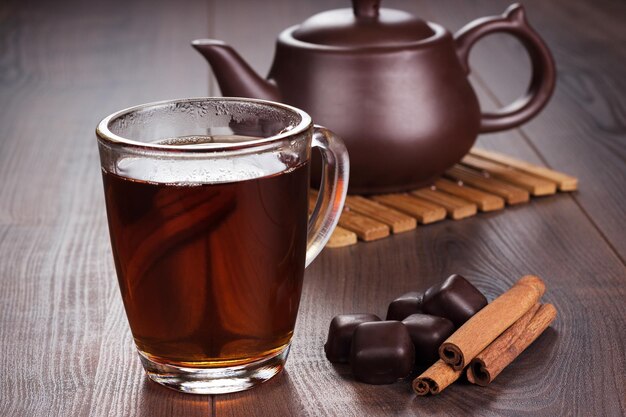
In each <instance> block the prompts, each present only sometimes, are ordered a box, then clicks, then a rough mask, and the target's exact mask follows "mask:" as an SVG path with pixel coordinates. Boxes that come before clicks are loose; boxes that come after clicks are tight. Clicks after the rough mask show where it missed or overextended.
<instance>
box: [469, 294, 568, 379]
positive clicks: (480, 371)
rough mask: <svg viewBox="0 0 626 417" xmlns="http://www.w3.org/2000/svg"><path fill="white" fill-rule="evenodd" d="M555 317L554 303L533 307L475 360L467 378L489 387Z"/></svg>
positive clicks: (470, 366) (471, 364)
mask: <svg viewBox="0 0 626 417" xmlns="http://www.w3.org/2000/svg"><path fill="white" fill-rule="evenodd" d="M556 314H557V313H556V309H555V308H554V306H553V305H552V304H543V305H541V306H540V305H539V304H537V305H536V306H534V307H532V308H531V309H530V310H529V311H528V312H527V313H526V314H524V315H523V316H522V317H521V318H520V319H519V320H518V321H516V322H515V323H514V324H513V325H512V326H511V327H509V328H508V329H507V330H506V331H505V332H504V333H502V334H501V335H500V336H499V337H498V338H497V339H496V340H494V342H493V343H491V344H490V345H489V346H487V348H485V350H483V351H482V352H480V353H479V354H478V356H476V357H475V358H474V359H473V360H472V362H471V363H470V365H469V366H468V368H467V379H468V380H469V381H470V382H471V383H473V384H478V385H482V386H486V385H488V384H489V383H490V382H491V381H493V380H494V379H496V377H497V376H498V375H499V374H500V372H502V370H503V369H504V368H506V367H507V366H508V365H509V364H510V363H511V362H513V361H514V360H515V358H517V357H518V356H519V355H520V354H521V353H522V352H523V351H524V350H525V349H526V348H527V347H528V346H530V344H531V343H533V342H534V341H535V340H536V339H537V338H538V337H539V336H540V335H541V334H542V333H543V332H544V330H545V329H546V328H548V326H549V325H550V323H552V322H553V321H554V319H555V318H556Z"/></svg>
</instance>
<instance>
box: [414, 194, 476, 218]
mask: <svg viewBox="0 0 626 417" xmlns="http://www.w3.org/2000/svg"><path fill="white" fill-rule="evenodd" d="M411 194H412V195H413V196H415V197H419V198H421V199H423V200H427V201H430V202H431V203H435V204H438V205H440V206H442V207H443V208H445V209H446V212H447V213H448V217H450V218H452V219H454V220H460V219H464V218H466V217H470V216H473V215H475V214H476V211H477V209H478V207H477V206H476V204H474V203H472V202H471V201H467V200H464V199H462V198H458V197H455V196H453V195H450V194H446V193H444V192H441V191H436V190H432V189H430V188H422V189H419V190H415V191H412V192H411Z"/></svg>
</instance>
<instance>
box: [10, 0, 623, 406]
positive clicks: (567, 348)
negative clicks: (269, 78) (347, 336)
mask: <svg viewBox="0 0 626 417" xmlns="http://www.w3.org/2000/svg"><path fill="white" fill-rule="evenodd" d="M235 3H236V6H235ZM383 3H384V4H385V5H387V6H388V7H395V8H401V9H408V10H411V11H412V12H414V13H416V14H419V15H421V16H422V17H424V18H426V19H428V20H433V21H436V22H439V23H442V24H443V25H445V26H446V27H448V28H449V29H451V30H457V29H458V28H460V27H461V26H462V25H463V24H464V23H466V22H468V21H470V20H472V19H474V18H477V17H481V16H485V15H493V14H499V13H501V12H502V11H503V10H504V9H505V8H506V6H507V3H508V2H507V1H498V0H472V1H465V0H420V1H412V2H406V1H405V2H403V1H400V0H396V1H392V0H389V1H387V0H385V1H384V2H383ZM346 5H347V0H346V1H342V0H317V1H313V0H308V1H307V0H272V1H265V2H260V1H256V2H255V1H253V0H248V1H237V2H235V1H227V0H214V1H211V0H188V1H179V2H175V1H168V0H150V1H148V0H137V1H128V0H124V1H123V0H107V1H103V0H94V1H80V0H69V1H54V2H53V1H43V0H42V1H39V2H37V1H30V0H3V1H2V2H1V3H0V415H2V416H23V415H24V416H84V415H90V416H164V415H184V416H196V415H198V416H200V415H203V416H205V415H218V416H226V415H232V416H237V415H239V416H306V415H310V416H322V415H323V416H352V415H353V416H379V415H394V416H397V415H453V416H458V415H463V414H476V415H514V416H519V415H549V416H556V415H567V416H574V415H579V416H592V415H594V416H595V415H598V416H619V415H624V414H625V413H626V390H625V388H624V383H625V382H626V354H625V346H626V268H625V264H624V259H625V257H626V227H625V226H626V221H625V214H626V211H625V209H624V205H625V204H626V185H625V184H626V163H625V160H626V78H625V77H624V75H625V74H626V29H625V27H626V26H625V22H626V3H624V2H623V1H619V0H615V1H609V0H595V1H593V2H591V1H585V0H570V1H567V0H559V1H543V0H528V1H525V5H526V7H527V10H528V15H529V20H530V21H531V23H532V25H534V27H535V28H536V29H537V30H538V31H539V32H540V33H541V35H542V36H543V37H544V39H545V40H546V42H547V43H548V45H549V46H550V48H551V49H552V51H553V53H554V56H555V59H556V62H557V66H558V86H557V88H556V92H555V94H554V97H553V98H552V101H551V102H550V104H549V105H548V106H547V108H546V109H545V111H543V113H542V114H541V115H540V116H539V117H537V118H536V119H535V120H533V121H532V122H530V123H528V124H526V125H525V126H523V128H521V129H519V130H515V131H510V132H506V133H502V134H494V135H489V136H484V137H481V138H480V140H479V144H480V145H482V146H483V147H486V148H488V149H493V150H498V151H503V152H506V153H508V154H510V155H513V156H517V157H520V158H523V159H525V160H528V161H533V162H537V163H540V164H545V165H547V166H550V167H552V168H555V169H558V170H561V171H564V172H567V173H570V174H572V175H575V176H577V177H579V178H580V191H578V192H576V193H573V194H561V195H557V196H551V197H546V198H539V199H535V200H533V201H532V202H531V203H530V204H526V205H522V206H518V207H515V208H510V209H507V210H504V211H500V212H496V213H492V214H479V215H477V216H475V217H473V218H471V219H468V220H463V221H460V222H454V221H444V222H441V223H438V224H435V225H431V226H424V227H421V226H420V227H418V229H417V230H415V231H411V232H408V233H404V234H401V235H397V236H394V237H392V238H388V239H384V240H381V241H378V242H373V243H359V244H358V245H355V246H352V247H348V248H343V249H332V250H331V249H326V250H325V251H324V252H323V253H322V255H321V256H320V257H319V258H318V259H317V260H316V261H315V262H314V263H313V264H312V265H311V266H310V267H309V268H308V270H307V272H306V277H305V285H304V292H303V295H302V304H301V309H300V315H299V318H298V324H297V328H296V336H295V339H294V343H293V349H292V352H291V355H290V358H289V361H288V363H287V368H286V370H285V371H284V372H283V373H282V374H281V375H280V376H278V377H276V378H275V379H273V380H271V381H270V382H268V383H266V384H264V385H263V386H261V387H258V388H256V389H254V390H251V391H248V392H244V393H238V394H233V395H224V396H191V395H184V394H179V393H177V392H174V391H171V390H168V389H166V388H163V387H161V386H159V385H157V384H155V383H152V382H149V381H148V380H147V378H146V377H145V375H144V374H143V371H142V369H141V365H140V363H139V360H138V357H137V355H136V353H135V350H134V346H133V343H132V338H131V335H130V332H129V328H128V324H127V322H126V317H125V315H124V311H123V308H122V303H121V297H120V294H119V290H118V287H117V283H116V279H115V271H114V266H113V261H112V256H111V250H110V244H109V237H108V231H107V225H106V217H105V211H104V201H103V193H102V185H101V179H100V171H99V165H98V156H97V149H96V141H95V137H94V128H95V125H96V123H97V122H98V121H99V119H100V118H102V117H103V116H105V115H107V114H109V113H111V112H113V111H115V110H117V109H120V108H124V107H127V106H130V105H134V104H139V103H143V102H149V101H154V100H161V99H167V98H178V97H185V96H200V95H206V94H207V93H210V94H213V95H215V94H219V90H218V89H217V87H216V85H215V83H214V82H213V81H211V79H210V76H209V73H210V72H209V70H208V66H207V65H206V64H205V62H204V60H203V59H202V58H201V57H200V56H199V55H198V54H197V53H196V52H195V51H193V50H192V49H191V48H190V47H189V41H190V40H191V39H194V38H200V37H216V38H221V39H224V40H225V41H227V42H229V43H231V44H233V45H234V46H235V47H236V48H237V49H238V50H239V51H240V52H241V53H242V55H243V56H245V57H246V58H247V59H248V60H249V62H250V63H251V64H252V66H253V67H254V68H256V69H257V70H258V71H261V72H263V73H265V72H266V71H267V69H268V67H269V64H270V62H271V59H272V54H273V43H274V38H275V35H276V34H277V33H278V31H279V30H281V29H282V28H285V27H287V26H289V25H292V24H295V23H298V22H300V21H302V20H303V19H304V18H306V17H308V16H309V15H311V14H313V13H315V12H318V11H321V10H324V9H327V8H333V7H344V6H346ZM471 61H472V62H471V63H472V68H473V75H472V82H473V84H474V85H475V87H476V89H477V90H478V92H479V95H480V97H481V102H482V104H483V106H484V107H486V108H494V106H498V105H501V104H503V103H507V102H509V101H510V100H511V99H513V98H515V97H516V96H517V95H518V94H520V93H521V92H522V91H523V89H524V88H525V85H526V84H527V82H528V79H529V72H528V66H529V64H528V62H529V60H528V58H527V56H526V54H525V52H524V50H523V48H522V47H521V45H520V44H519V43H517V42H516V41H514V40H512V39H511V38H509V37H506V36H493V37H490V38H488V39H486V40H484V41H482V42H481V43H480V44H479V45H478V46H477V47H476V48H475V50H474V51H473V53H472V60H471ZM356 122H358V121H356ZM452 273H460V274H463V275H465V276H466V277H468V278H469V279H470V280H471V281H472V282H473V283H475V284H476V285H477V286H478V287H479V288H480V289H481V290H483V291H484V292H485V293H486V294H487V296H488V297H489V298H493V297H494V296H496V295H497V294H499V293H501V292H502V291H503V290H504V289H505V288H507V287H508V286H509V285H510V284H511V283H512V282H513V281H514V280H515V279H516V278H518V277H519V276H521V275H523V274H526V273H535V274H538V275H540V276H542V277H543V278H544V279H545V281H546V282H547V285H548V288H549V289H548V292H547V294H546V296H545V300H547V301H549V302H551V303H554V304H555V305H556V307H557V308H558V310H559V317H558V319H557V321H556V322H555V323H554V324H553V326H552V328H551V329H549V330H548V331H547V332H546V333H545V334H544V335H542V336H541V337H540V338H539V339H538V340H537V341H536V342H535V344H534V345H533V346H532V347H531V348H530V349H529V350H527V351H526V352H524V353H523V354H522V355H521V356H520V357H519V359H518V360H517V361H516V362H514V363H513V364H512V365H511V366H510V368H508V369H506V370H505V371H504V372H503V373H502V374H501V375H500V376H499V377H498V379H497V380H496V381H495V382H494V383H493V384H492V385H490V386H489V387H486V388H479V387H476V386H471V385H465V384H455V385H453V386H451V387H450V388H449V389H448V390H446V391H445V392H444V393H443V394H442V395H440V396H436V397H431V398H416V397H415V396H414V395H413V394H412V392H411V391H410V387H409V384H408V383H401V382H400V383H396V384H393V385H385V386H370V385H366V384H361V383H357V382H355V381H353V379H352V378H351V377H350V373H349V371H348V369H347V368H345V367H342V366H337V367H334V366H332V365H331V364H330V363H328V362H327V361H326V359H325V358H324V354H323V350H322V345H323V343H324V340H325V337H326V332H327V326H328V323H329V321H330V319H331V318H332V317H333V316H334V315H336V314H339V313H349V312H372V313H377V314H379V315H384V314H385V310H386V304H387V302H388V301H390V300H391V299H393V298H394V297H395V296H398V295H400V294H402V293H403V292H406V291H410V290H417V289H421V288H424V287H426V286H428V285H430V284H432V283H434V282H436V281H438V280H440V279H442V278H445V277H446V276H448V275H449V274H452Z"/></svg>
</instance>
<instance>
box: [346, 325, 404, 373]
mask: <svg viewBox="0 0 626 417" xmlns="http://www.w3.org/2000/svg"><path fill="white" fill-rule="evenodd" d="M414 361H415V348H414V346H413V342H412V341H411V336H409V332H408V330H407V329H406V327H404V324H402V323H401V322H399V321H380V322H374V323H363V324H360V325H358V326H357V327H356V329H355V330H354V335H353V337H352V351H351V353H350V364H351V365H352V373H353V374H354V377H355V378H356V379H358V380H359V381H362V382H367V383H368V384H391V383H392V382H395V381H396V380H398V378H403V377H405V376H407V375H409V374H410V373H411V370H412V369H413V362H414Z"/></svg>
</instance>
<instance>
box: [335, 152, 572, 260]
mask: <svg viewBox="0 0 626 417" xmlns="http://www.w3.org/2000/svg"><path fill="white" fill-rule="evenodd" d="M577 187H578V179H576V178H574V177H572V176H569V175H566V174H563V173H561V172H557V171H553V170H551V169H548V168H545V167H542V166H538V165H534V164H531V163H528V162H525V161H521V160H519V159H515V158H511V157H510V156H507V155H503V154H500V153H497V152H492V151H487V150H484V149H478V148H473V149H472V150H471V151H470V153H469V154H468V155H467V156H465V157H464V158H463V160H461V162H460V163H459V164H457V165H455V166H454V167H452V168H450V169H449V170H448V171H447V172H446V173H445V174H444V176H443V177H442V178H441V179H438V180H437V181H435V183H434V184H433V185H432V186H431V187H426V188H420V189H419V190H414V191H411V192H407V193H397V194H383V195H374V196H368V197H361V196H348V198H347V199H346V204H345V208H344V211H343V213H342V215H341V218H340V219H339V225H338V226H337V228H336V229H335V231H334V232H333V234H332V236H331V238H330V240H329V241H328V243H327V244H326V246H327V247H329V248H337V247H342V246H349V245H354V244H356V243H357V240H362V241H366V242H369V241H373V240H378V239H383V238H385V237H387V236H389V235H390V234H396V233H402V232H407V231H409V230H413V229H415V228H416V227H417V224H418V223H421V224H429V223H434V222H438V221H441V220H443V219H445V218H446V217H448V218H450V219H454V220H460V219H464V218H467V217H470V216H473V215H475V214H476V213H477V212H478V211H483V212H487V211H495V210H502V209H503V208H504V207H505V205H506V204H508V205H514V204H522V203H526V202H528V201H529V200H530V197H531V196H533V197H537V196H545V195H551V194H555V193H556V192H557V191H563V192H567V191H574V190H576V188H577Z"/></svg>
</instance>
